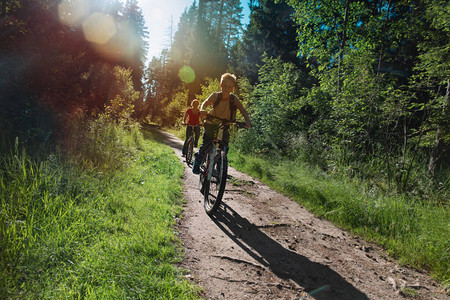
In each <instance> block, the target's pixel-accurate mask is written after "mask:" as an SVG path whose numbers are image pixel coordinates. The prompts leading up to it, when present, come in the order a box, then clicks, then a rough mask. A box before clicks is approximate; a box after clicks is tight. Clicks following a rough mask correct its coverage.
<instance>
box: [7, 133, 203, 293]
mask: <svg viewBox="0 0 450 300" xmlns="http://www.w3.org/2000/svg"><path fill="white" fill-rule="evenodd" d="M110 130H111V129H110ZM124 134H125V133H124V132H122V133H119V134H118V135H115V138H119V139H120V137H123V138H124V139H125V140H126V144H127V146H126V147H125V144H121V150H122V151H123V152H124V154H123V155H124V156H122V157H120V159H119V161H120V165H117V161H114V162H111V164H112V165H114V168H110V167H108V162H107V160H105V159H92V160H89V161H88V160H86V158H82V159H83V161H78V163H77V164H75V163H73V161H72V163H68V162H67V161H68V160H67V159H62V158H61V156H60V155H55V154H50V155H48V156H47V157H48V158H47V159H45V160H42V161H38V162H34V161H31V159H30V158H29V156H28V155H27V154H26V153H25V152H23V151H20V150H19V147H16V149H15V150H13V151H12V153H8V154H5V151H3V154H2V155H1V157H0V199H1V207H0V237H1V239H0V246H1V247H0V251H1V252H0V266H1V270H0V298H2V299H8V298H10V299H16V298H19V299H49V298H83V299H125V298H133V299H197V298H198V288H196V287H195V286H192V285H191V284H189V283H188V282H187V281H186V280H185V279H184V276H183V270H181V269H179V268H177V267H175V265H176V264H177V263H178V262H179V261H180V260H181V259H182V251H181V245H180V241H179V240H178V239H177V238H176V232H175V229H174V224H175V222H176V219H177V218H179V217H180V214H181V211H182V208H181V205H182V199H183V197H182V181H181V177H182V174H183V173H182V172H183V166H182V165H181V164H180V162H179V160H178V159H177V158H176V157H175V156H174V155H173V152H172V150H171V149H170V148H169V147H167V146H165V145H162V144H160V143H158V142H156V141H151V140H144V139H142V137H139V136H134V137H133V140H134V142H131V141H129V140H127V139H129V137H125V136H124ZM133 144H134V145H133ZM115 145H116V146H117V142H115ZM113 146H114V145H113ZM105 147H106V146H105ZM108 147H111V146H108ZM114 147H115V146H114ZM106 149H108V148H106ZM108 150H110V149H108ZM96 152H97V154H96V155H99V156H101V154H100V152H101V151H100V150H98V149H97V150H96ZM80 157H83V155H81V156H80ZM80 157H78V158H77V159H81V158H80ZM96 162H101V163H100V164H99V163H96ZM80 166H82V167H80Z"/></svg>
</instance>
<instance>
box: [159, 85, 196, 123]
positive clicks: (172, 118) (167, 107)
mask: <svg viewBox="0 0 450 300" xmlns="http://www.w3.org/2000/svg"><path fill="white" fill-rule="evenodd" d="M187 99H188V95H187V91H185V90H184V91H180V92H178V93H176V94H175V95H174V96H173V98H172V99H167V98H166V99H164V100H163V102H162V104H161V105H162V108H161V115H160V116H159V118H158V119H157V120H156V121H157V123H159V124H160V125H162V126H168V127H170V126H175V125H176V124H180V123H181V122H182V121H183V116H184V113H185V111H186V109H187V108H188V106H187Z"/></svg>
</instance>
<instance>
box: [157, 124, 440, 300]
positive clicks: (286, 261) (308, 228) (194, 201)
mask: <svg viewBox="0 0 450 300" xmlns="http://www.w3.org/2000/svg"><path fill="white" fill-rule="evenodd" d="M162 133H163V132H162ZM163 134H164V136H165V138H166V143H167V144H169V145H170V146H171V147H172V148H173V149H174V151H175V154H176V155H178V156H179V157H180V159H181V160H182V161H184V160H183V159H182V158H181V147H182V143H183V142H182V141H180V140H179V139H177V138H176V137H174V136H173V135H170V134H167V133H163ZM228 174H229V177H230V180H228V182H227V187H226V190H225V195H224V199H223V201H224V203H223V204H222V205H221V207H220V208H219V210H218V211H217V212H216V213H215V215H214V216H213V217H212V218H210V217H208V216H207V214H206V213H205V211H204V209H203V196H202V194H201V193H200V191H199V183H198V180H199V179H198V176H197V175H194V174H192V170H191V169H190V167H189V166H186V170H185V179H184V181H185V188H184V195H185V198H186V207H185V209H184V214H183V219H182V220H181V221H180V224H179V226H178V230H179V236H180V238H181V240H182V242H183V247H184V249H185V260H184V262H183V263H182V264H181V267H183V268H186V269H188V270H189V271H190V274H189V275H188V276H187V277H188V278H191V279H192V280H193V281H194V282H195V283H196V284H198V285H200V286H201V287H203V289H204V293H203V295H202V296H203V297H204V298H206V299H324V300H325V299H405V297H407V296H411V297H414V298H415V299H449V298H448V297H447V296H446V295H445V294H444V293H443V292H442V291H440V290H439V287H438V286H437V285H436V284H435V283H434V282H433V280H431V279H430V277H429V276H427V275H426V274H424V273H420V272H417V271H414V270H412V269H409V268H405V267H400V266H398V265H397V264H396V263H395V262H394V261H393V260H392V259H390V258H389V257H388V256H387V255H386V254H385V253H384V252H383V250H382V249H380V248H379V247H377V246H376V245H371V244H369V243H366V242H364V241H362V240H360V239H358V238H357V237H353V236H351V235H350V234H349V233H347V232H345V231H343V230H340V229H338V228H336V227H335V226H334V225H333V224H331V223H330V222H327V221H325V220H322V219H318V218H316V217H314V215H312V214H311V213H309V212H308V211H307V210H305V209H304V208H302V207H301V206H299V205H298V204H296V203H294V202H293V201H291V200H290V199H288V198H286V197H284V196H282V195H280V194H278V193H276V192H274V191H273V190H271V189H270V188H268V187H267V186H266V185H264V184H262V183H261V182H259V181H258V180H255V179H253V178H251V177H249V176H248V175H246V174H243V173H240V172H237V171H236V170H234V169H232V168H229V170H228Z"/></svg>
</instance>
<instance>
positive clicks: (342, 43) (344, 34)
mask: <svg viewBox="0 0 450 300" xmlns="http://www.w3.org/2000/svg"><path fill="white" fill-rule="evenodd" d="M349 6H350V0H347V1H346V2H345V13H344V24H343V26H342V27H343V29H342V39H341V41H340V43H339V44H340V45H339V62H338V75H337V77H338V79H337V93H338V94H339V93H340V92H341V64H342V60H343V57H344V47H345V42H346V40H347V23H348V7H349Z"/></svg>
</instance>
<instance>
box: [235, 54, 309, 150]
mask: <svg viewBox="0 0 450 300" xmlns="http://www.w3.org/2000/svg"><path fill="white" fill-rule="evenodd" d="M263 61H264V63H265V64H264V66H262V67H261V68H260V71H259V81H260V82H261V83H260V84H258V85H257V86H256V87H255V88H254V89H252V91H251V93H250V94H249V95H248V98H249V99H250V101H251V102H250V103H249V105H250V114H251V116H252V123H253V129H252V130H249V131H246V132H245V133H243V135H244V137H242V138H241V141H242V142H243V143H245V145H244V144H241V146H242V147H241V148H242V149H243V148H246V149H247V151H265V150H270V149H280V150H285V149H286V147H288V144H289V140H290V138H289V137H290V136H292V135H296V134H297V133H299V132H300V131H301V130H304V129H305V128H306V125H307V124H308V122H310V120H309V118H310V116H307V115H305V114H303V113H302V112H303V111H306V110H307V109H308V106H307V103H305V99H304V98H303V97H302V96H303V95H302V94H305V93H306V91H305V90H304V89H303V86H304V85H305V83H306V81H307V77H306V76H304V74H303V73H302V72H301V71H299V70H298V69H296V68H295V66H294V65H293V64H291V63H283V62H282V61H281V59H278V58H276V59H272V58H264V59H263ZM244 95H245V94H244ZM244 140H247V141H252V142H251V144H249V143H247V142H244Z"/></svg>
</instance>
